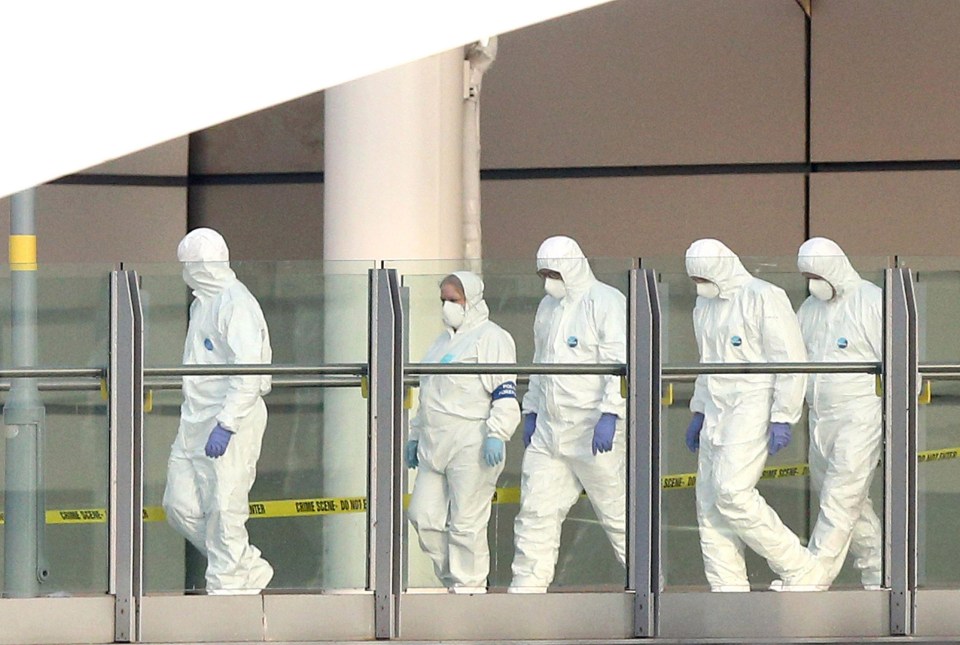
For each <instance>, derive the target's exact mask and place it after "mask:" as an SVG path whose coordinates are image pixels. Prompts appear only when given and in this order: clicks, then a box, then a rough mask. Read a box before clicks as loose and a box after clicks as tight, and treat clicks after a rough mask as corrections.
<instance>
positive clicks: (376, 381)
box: [368, 269, 403, 640]
mask: <svg viewBox="0 0 960 645" xmlns="http://www.w3.org/2000/svg"><path fill="white" fill-rule="evenodd" d="M402 329H403V320H402V316H401V313H400V291H399V281H398V278H397V273H396V271H395V270H393V269H373V270H371V271H370V359H369V360H370V362H369V392H370V398H369V405H370V441H371V446H370V481H369V493H368V495H369V500H370V503H369V505H368V509H369V511H368V512H369V522H370V525H369V549H370V587H371V588H372V589H373V592H374V635H375V636H376V638H378V639H384V640H387V639H391V638H396V637H397V635H398V630H397V627H398V615H399V600H400V580H401V577H400V572H401V566H402V554H401V535H400V530H399V528H400V518H401V507H400V506H401V505H400V503H399V501H400V499H401V498H400V497H399V495H400V494H401V487H400V484H401V482H400V478H401V475H402V470H401V467H400V450H399V446H400V443H399V442H400V433H401V430H402V428H400V422H399V420H400V418H401V392H402V383H401V373H402V369H403V366H402V364H401V356H402V354H401V351H400V336H401V331H402Z"/></svg>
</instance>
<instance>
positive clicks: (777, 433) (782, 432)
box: [767, 423, 791, 455]
mask: <svg viewBox="0 0 960 645" xmlns="http://www.w3.org/2000/svg"><path fill="white" fill-rule="evenodd" d="M790 438H791V435H790V424H789V423H771V424H770V447H769V448H768V449H767V452H769V453H770V454H771V455H775V454H777V453H778V452H780V451H781V450H783V449H784V448H786V447H787V446H788V445H789V444H790Z"/></svg>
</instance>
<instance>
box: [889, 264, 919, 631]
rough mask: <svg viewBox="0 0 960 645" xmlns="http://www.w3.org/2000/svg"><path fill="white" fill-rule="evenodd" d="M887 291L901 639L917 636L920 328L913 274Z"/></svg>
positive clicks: (894, 616)
mask: <svg viewBox="0 0 960 645" xmlns="http://www.w3.org/2000/svg"><path fill="white" fill-rule="evenodd" d="M884 286H885V289H884V292H885V295H886V303H885V305H886V306H885V312H884V316H885V320H884V323H885V324H884V388H883V395H884V421H885V428H884V435H885V437H886V446H887V454H886V459H885V462H884V489H885V491H886V498H887V504H886V505H885V513H884V515H885V518H884V519H885V522H884V524H885V526H886V527H887V531H886V535H885V546H886V548H885V549H884V551H885V552H886V554H887V555H886V565H887V566H886V568H887V578H888V581H889V586H890V633H891V634H892V635H895V636H900V635H910V634H912V633H913V632H914V602H913V591H914V589H915V588H916V555H917V554H916V512H915V509H916V493H917V485H916V483H917V480H916V477H917V475H916V427H917V408H916V401H917V322H916V301H915V299H914V293H913V282H912V280H911V276H910V272H909V269H888V270H887V271H886V274H885V285H884Z"/></svg>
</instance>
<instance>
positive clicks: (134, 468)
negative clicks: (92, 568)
mask: <svg viewBox="0 0 960 645" xmlns="http://www.w3.org/2000/svg"><path fill="white" fill-rule="evenodd" d="M142 312H143V310H142V305H141V301H140V291H139V285H138V282H137V275H136V273H134V272H131V271H114V272H113V274H112V275H111V277H110V512H109V518H110V592H111V593H112V594H114V597H115V599H116V602H115V605H114V639H115V640H116V641H117V642H120V643H130V642H136V641H137V639H138V638H139V632H140V628H139V624H140V623H139V621H140V612H139V611H138V609H139V607H140V598H141V597H142V595H143V582H142V581H143V531H142V524H141V518H142V517H143V476H142V472H143V313H142Z"/></svg>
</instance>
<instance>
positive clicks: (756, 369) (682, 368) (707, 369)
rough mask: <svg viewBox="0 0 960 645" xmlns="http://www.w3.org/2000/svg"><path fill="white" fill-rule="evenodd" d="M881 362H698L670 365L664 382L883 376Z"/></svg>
mask: <svg viewBox="0 0 960 645" xmlns="http://www.w3.org/2000/svg"><path fill="white" fill-rule="evenodd" d="M882 369H883V365H882V364H881V363H868V362H863V363H697V364H694V365H670V366H664V367H663V368H662V369H661V374H662V375H663V378H664V380H674V379H683V378H688V377H691V376H693V377H696V376H699V375H701V374H706V375H723V374H880V373H881V371H882Z"/></svg>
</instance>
